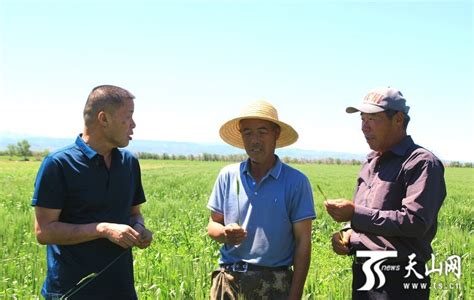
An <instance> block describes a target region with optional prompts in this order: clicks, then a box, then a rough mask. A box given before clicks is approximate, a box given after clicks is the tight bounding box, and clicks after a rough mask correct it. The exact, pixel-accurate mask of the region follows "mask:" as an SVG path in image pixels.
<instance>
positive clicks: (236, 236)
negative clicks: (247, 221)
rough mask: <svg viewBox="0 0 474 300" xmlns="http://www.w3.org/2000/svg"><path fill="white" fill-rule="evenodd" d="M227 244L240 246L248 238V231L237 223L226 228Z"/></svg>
mask: <svg viewBox="0 0 474 300" xmlns="http://www.w3.org/2000/svg"><path fill="white" fill-rule="evenodd" d="M224 237H225V243H226V244H229V245H239V244H240V243H242V242H243V241H244V240H245V239H246V238H247V231H246V230H245V229H243V228H242V227H240V226H239V225H238V224H236V223H232V224H228V225H226V226H224Z"/></svg>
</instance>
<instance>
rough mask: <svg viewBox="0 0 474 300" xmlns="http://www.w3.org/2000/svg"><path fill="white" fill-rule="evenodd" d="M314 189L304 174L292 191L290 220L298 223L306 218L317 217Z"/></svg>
mask: <svg viewBox="0 0 474 300" xmlns="http://www.w3.org/2000/svg"><path fill="white" fill-rule="evenodd" d="M315 218H316V212H315V210H314V201H313V191H312V189H311V184H310V183H309V180H308V178H306V176H304V175H302V176H301V179H300V180H299V181H298V182H297V184H296V188H295V189H294V192H293V193H292V199H291V208H290V220H291V222H292V223H296V222H299V221H302V220H305V219H315Z"/></svg>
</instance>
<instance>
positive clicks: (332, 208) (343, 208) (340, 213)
mask: <svg viewBox="0 0 474 300" xmlns="http://www.w3.org/2000/svg"><path fill="white" fill-rule="evenodd" d="M324 206H325V207H326V211H327V212H328V214H329V215H330V216H331V217H332V218H333V219H334V221H337V222H347V221H350V220H351V219H352V216H353V215H354V203H353V202H352V201H350V200H346V199H334V200H326V201H324Z"/></svg>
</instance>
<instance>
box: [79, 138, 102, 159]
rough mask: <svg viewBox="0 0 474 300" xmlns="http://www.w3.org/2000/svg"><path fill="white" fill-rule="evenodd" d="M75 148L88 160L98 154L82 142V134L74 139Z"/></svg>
mask: <svg viewBox="0 0 474 300" xmlns="http://www.w3.org/2000/svg"><path fill="white" fill-rule="evenodd" d="M76 146H77V147H78V148H79V149H80V150H81V151H82V153H84V154H85V155H86V156H87V158H89V159H93V158H94V157H95V156H96V155H97V154H98V153H97V152H96V151H95V150H94V149H92V148H91V147H89V145H87V144H86V142H84V140H83V139H82V134H79V135H78V136H77V138H76Z"/></svg>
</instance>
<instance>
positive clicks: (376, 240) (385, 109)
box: [325, 87, 446, 299]
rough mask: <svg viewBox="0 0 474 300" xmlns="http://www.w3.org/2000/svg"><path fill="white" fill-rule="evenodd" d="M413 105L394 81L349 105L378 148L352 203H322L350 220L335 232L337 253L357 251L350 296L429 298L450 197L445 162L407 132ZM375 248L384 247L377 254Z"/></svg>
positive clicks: (340, 218) (369, 140) (371, 143)
mask: <svg viewBox="0 0 474 300" xmlns="http://www.w3.org/2000/svg"><path fill="white" fill-rule="evenodd" d="M408 111H409V107H408V106H407V105H406V99H405V98H404V96H403V94H402V93H401V92H400V91H399V90H397V89H394V88H391V87H388V88H387V87H381V88H376V89H374V90H372V91H370V92H369V93H368V94H367V96H365V98H364V101H363V103H362V104H361V105H359V106H354V107H348V108H346V112H347V113H354V112H360V116H361V119H362V133H363V134H364V137H365V139H366V141H367V143H368V144H369V147H370V148H371V149H372V150H373V151H372V152H371V153H369V155H368V156H367V160H366V161H365V162H364V164H363V166H362V169H361V171H360V173H359V178H358V179H357V187H356V192H355V194H354V199H353V201H351V200H346V199H335V200H328V201H326V202H325V207H326V210H327V212H328V213H329V214H330V215H331V217H332V218H333V219H334V220H335V221H337V222H348V223H347V224H346V226H345V227H344V228H343V229H342V230H341V231H340V232H336V233H335V234H334V235H333V237H332V245H333V249H334V252H336V253H337V254H339V255H348V254H349V255H354V256H355V257H354V262H353V265H352V272H353V273H352V274H353V280H352V298H353V299H429V284H430V278H429V274H426V272H425V263H426V262H427V261H428V260H429V259H430V258H431V254H432V252H433V251H432V248H431V241H432V240H433V238H434V236H435V234H436V229H437V218H438V212H439V209H440V207H441V205H442V203H443V200H444V198H445V196H446V185H445V182H444V167H443V164H442V163H441V161H440V160H439V159H438V158H437V157H436V156H435V155H434V154H433V153H431V152H430V151H428V150H426V149H424V148H423V147H421V146H418V145H416V144H415V143H414V142H413V140H412V138H411V137H410V136H409V135H407V132H406V128H407V126H408V122H409V120H410V117H409V116H408ZM364 250H365V251H367V250H368V252H361V251H364ZM374 251H384V252H380V253H378V254H377V255H378V256H377V257H378V259H375V257H376V256H375V255H376V254H375V252H374ZM389 251H390V252H389ZM363 266H365V268H364V270H363V269H362V267H363ZM387 270H389V271H387ZM374 273H375V275H374ZM407 283H408V285H407ZM413 283H415V284H413ZM407 287H408V288H407ZM423 287H424V288H423Z"/></svg>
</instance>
